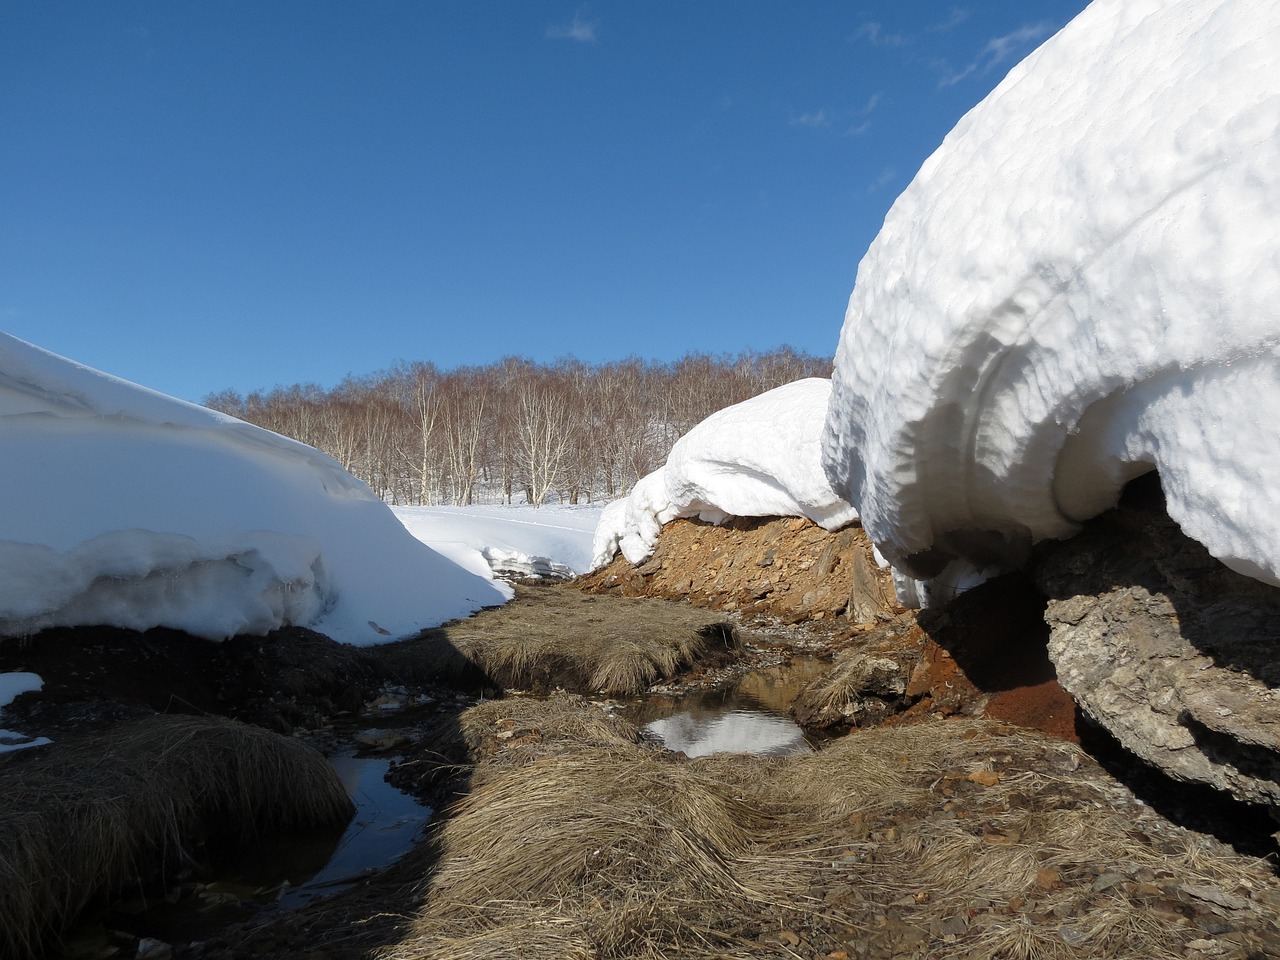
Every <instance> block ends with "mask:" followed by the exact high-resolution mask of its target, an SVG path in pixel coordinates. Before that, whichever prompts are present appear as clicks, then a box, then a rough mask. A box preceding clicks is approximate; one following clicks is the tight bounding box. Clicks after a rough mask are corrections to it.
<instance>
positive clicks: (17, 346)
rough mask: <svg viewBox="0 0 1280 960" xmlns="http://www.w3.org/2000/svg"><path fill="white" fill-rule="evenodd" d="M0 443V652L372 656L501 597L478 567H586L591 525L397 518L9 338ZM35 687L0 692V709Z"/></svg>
mask: <svg viewBox="0 0 1280 960" xmlns="http://www.w3.org/2000/svg"><path fill="white" fill-rule="evenodd" d="M0 445H2V446H3V449H4V451H5V454H6V469H5V474H4V491H3V492H4V503H5V508H4V510H3V511H2V512H0V636H10V637H14V636H17V637H21V636H24V635H28V634H31V633H35V632H37V631H39V630H42V629H45V628H47V627H53V626H80V625H105V626H116V627H123V628H128V629H134V630H147V629H150V628H152V627H171V628H174V629H179V630H185V631H187V632H189V633H192V634H194V635H196V636H199V637H205V638H208V639H214V640H217V639H222V638H225V637H229V636H232V635H235V634H241V633H249V634H265V633H267V632H269V631H271V630H274V629H276V628H278V627H281V626H285V625H290V624H292V625H297V626H308V627H312V628H314V629H316V630H318V631H320V632H322V633H326V634H328V635H329V636H331V637H333V638H334V639H336V640H340V641H344V642H348V643H355V644H370V643H379V642H383V641H386V640H391V639H394V638H395V637H399V636H406V635H409V634H413V633H416V632H418V631H419V630H421V629H423V628H425V627H430V626H434V625H436V624H439V623H442V622H444V621H446V620H451V619H454V618H456V617H462V616H466V615H467V614H470V613H472V612H474V611H475V610H477V609H479V608H481V607H485V606H492V605H494V604H499V603H503V602H505V601H506V600H508V599H509V598H510V597H511V595H512V594H511V589H510V588H509V587H508V586H507V585H506V584H505V583H502V582H500V581H496V580H495V579H494V574H493V570H492V568H493V567H497V568H499V569H502V570H506V571H511V572H516V573H525V574H544V575H545V574H551V573H563V574H567V573H569V572H571V571H580V570H583V569H585V567H586V565H587V560H588V558H589V555H590V543H591V535H592V531H593V530H594V528H595V523H596V519H597V517H598V515H599V512H600V511H599V509H598V508H596V509H592V508H577V509H556V508H547V509H545V510H540V511H535V510H532V509H504V508H496V507H476V508H470V509H447V508H434V509H433V508H415V509H408V510H405V511H401V512H400V514H399V517H398V516H397V514H395V513H393V512H392V511H391V509H390V508H389V507H387V505H386V504H384V503H382V502H381V501H380V500H378V499H377V498H376V497H374V495H373V493H372V492H371V491H370V490H369V488H368V487H367V486H365V484H363V483H361V482H360V481H358V480H356V479H355V478H354V477H352V476H351V475H350V474H349V473H347V472H346V471H345V470H343V469H342V468H341V467H340V466H339V465H338V464H337V463H336V462H335V461H333V460H332V459H330V458H329V457H327V456H325V455H324V454H321V453H319V452H318V451H316V450H314V449H312V448H311V447H307V446H304V445H303V444H300V443H297V442H296V441H293V440H289V439H287V438H285V437H281V436H279V435H277V434H273V433H270V432H268V431H265V430H261V429H259V428H257V427H254V426H250V425H249V424H246V423H243V422H241V421H239V420H235V419H233V418H230V417H225V416H223V415H221V414H218V413H214V412H212V411H210V410H206V409H204V408H202V407H197V406H194V405H192V404H188V403H183V402H182V401H179V400H175V399H173V398H171V397H166V396H163V395H161V394H158V393H155V392H153V391H150V390H147V389H145V388H143V387H139V386H137V385H135V384H131V383H127V382H125V381H123V380H119V379H116V378H114V377H111V376H109V375H107V374H104V373H100V372H98V371H96V370H92V369H89V368H87V367H84V366H81V365H79V364H76V363H74V362H72V361H70V360H66V359H64V358H62V357H58V356H55V355H53V354H51V353H47V352H46V351H43V350H41V349H39V348H38V347H34V346H32V345H31V344H28V343H24V342H23V341H21V340H17V339H15V338H13V337H9V336H7V335H5V334H0ZM402 521H403V522H402ZM406 526H407V527H409V528H410V529H408V530H407V529H406ZM410 530H411V531H412V534H411V532H410ZM424 541H425V542H424ZM428 544H433V545H435V546H436V547H438V549H433V548H432V546H429V545H428ZM39 685H40V678H39V677H37V676H35V675H34V674H5V675H0V708H3V706H4V705H5V704H7V703H8V702H10V701H11V700H12V698H13V697H15V696H17V695H18V694H20V693H23V692H26V691H27V690H34V689H39ZM22 740H23V738H22V737H21V736H20V735H18V734H13V733H10V732H9V731H0V750H4V749H13V748H17V747H19V746H32V745H34V744H35V743H36V742H39V741H27V742H20V741H22Z"/></svg>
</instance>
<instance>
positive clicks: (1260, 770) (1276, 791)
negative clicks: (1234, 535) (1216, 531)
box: [1033, 489, 1280, 805]
mask: <svg viewBox="0 0 1280 960" xmlns="http://www.w3.org/2000/svg"><path fill="white" fill-rule="evenodd" d="M1044 547H1045V548H1046V549H1042V550H1041V551H1040V553H1039V555H1038V557H1037V559H1036V561H1035V563H1034V565H1033V572H1034V576H1035V579H1036V581H1037V583H1038V585H1039V586H1040V588H1041V589H1042V590H1044V591H1045V592H1046V593H1047V594H1048V595H1049V597H1050V600H1049V604H1048V608H1047V610H1046V613H1045V617H1046V620H1047V621H1048V623H1049V627H1050V640H1049V654H1050V657H1051V658H1052V659H1053V661H1054V663H1055V664H1056V666H1057V670H1058V677H1059V679H1060V682H1061V683H1062V685H1063V686H1064V687H1065V688H1066V689H1067V690H1069V691H1070V692H1071V693H1072V694H1073V695H1074V696H1075V697H1076V699H1077V700H1078V701H1079V702H1080V704H1081V706H1082V707H1083V708H1084V710H1085V711H1086V712H1087V713H1088V714H1089V715H1090V716H1092V717H1093V718H1094V719H1095V720H1097V721H1098V722H1099V723H1101V724H1102V725H1103V726H1104V727H1106V728H1107V729H1108V730H1110V731H1111V733H1112V734H1113V735H1114V736H1115V737H1116V738H1117V739H1118V740H1119V741H1120V743H1121V744H1123V745H1124V746H1125V747H1126V748H1127V749H1128V750H1130V751H1131V752H1133V753H1135V754H1137V755H1138V756H1140V757H1142V758H1143V759H1145V760H1146V761H1148V762H1150V763H1152V764H1154V765H1156V766H1157V767H1160V768H1161V769H1163V770H1165V771H1166V772H1168V773H1170V774H1171V775H1173V776H1175V777H1178V778H1180V779H1186V780H1199V781H1203V782H1205V783H1208V784H1211V785H1212V786H1215V787H1218V788H1220V789H1223V790H1229V791H1230V792H1232V793H1233V794H1235V795H1236V796H1238V797H1240V798H1242V799H1246V800H1251V801H1256V802H1264V803H1268V804H1272V805H1274V804H1278V803H1280V691H1278V690H1277V688H1278V687H1280V662H1277V658H1276V638H1277V636H1280V590H1277V589H1275V588H1274V587H1271V586H1267V585H1265V584H1262V583H1259V582H1258V581H1256V580H1253V579H1251V578H1249V577H1245V576H1241V575H1240V574H1237V573H1235V572H1233V571H1231V570H1229V569H1227V568H1226V567H1225V566H1223V565H1222V564H1221V563H1220V562H1218V561H1217V560H1215V559H1214V558H1213V557H1211V556H1210V555H1209V553H1208V552H1207V551H1206V550H1205V549H1204V547H1202V546H1201V545H1200V544H1198V543H1196V542H1195V541H1193V540H1191V539H1190V538H1188V537H1187V536H1186V535H1185V534H1183V533H1182V531H1181V530H1180V529H1179V528H1178V526H1177V524H1175V523H1174V522H1173V521H1172V520H1170V519H1169V517H1168V516H1167V514H1166V513H1165V512H1164V509H1163V503H1162V501H1161V498H1160V497H1159V495H1158V492H1156V491H1152V490H1151V489H1148V490H1147V491H1146V492H1145V493H1143V494H1140V495H1137V496H1131V497H1129V498H1127V500H1126V502H1125V503H1124V504H1123V505H1122V507H1121V508H1119V509H1117V510H1114V511H1111V512H1110V513H1108V514H1106V515H1104V516H1103V517H1100V518H1098V519H1096V520H1094V521H1092V522H1091V523H1090V524H1088V525H1087V526H1086V529H1085V530H1084V532H1082V533H1081V534H1079V535H1078V536H1076V537H1074V538H1073V539H1071V540H1069V541H1066V542H1064V543H1057V544H1045V545H1044Z"/></svg>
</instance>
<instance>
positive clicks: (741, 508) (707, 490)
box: [592, 377, 858, 568]
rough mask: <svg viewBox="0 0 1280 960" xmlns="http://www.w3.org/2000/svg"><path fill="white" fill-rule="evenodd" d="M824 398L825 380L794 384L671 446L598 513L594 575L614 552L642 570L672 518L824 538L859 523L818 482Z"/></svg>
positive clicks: (823, 481) (726, 412)
mask: <svg viewBox="0 0 1280 960" xmlns="http://www.w3.org/2000/svg"><path fill="white" fill-rule="evenodd" d="M830 395H831V381H830V380H823V379H820V378H817V377H814V378H810V379H807V380H797V381H795V382H794V383H788V384H784V385H783V386H781V387H777V388H775V389H773V390H770V391H768V392H767V393H762V394H760V395H759V396H757V397H752V398H751V399H750V400H744V401H743V402H742V403H738V404H734V405H733V406H731V407H725V408H724V409H723V410H719V411H717V412H716V413H713V414H712V415H711V416H709V417H707V419H706V420H703V421H702V422H701V423H699V424H698V425H697V426H695V427H694V428H693V429H692V430H690V431H689V432H688V433H686V434H685V435H684V436H683V437H681V438H680V439H679V440H677V441H676V444H675V446H674V447H672V449H671V454H670V456H669V457H668V458H667V462H666V465H665V466H663V467H661V468H659V469H658V470H655V471H654V472H653V473H651V474H649V475H648V476H646V477H644V478H643V479H641V480H640V482H639V483H637V484H636V485H635V487H634V488H633V489H632V491H631V495H630V496H629V497H627V498H626V499H623V500H615V501H613V503H610V504H609V505H608V506H607V507H605V510H604V513H603V515H602V516H601V518H600V524H599V526H598V527H596V534H595V541H594V544H593V547H592V553H593V557H592V567H593V568H595V567H602V566H604V565H605V564H606V563H608V562H609V561H610V560H612V559H613V557H614V555H615V554H616V553H617V552H618V550H619V549H621V550H622V554H623V556H625V557H626V558H627V559H628V560H629V561H630V562H632V563H640V562H641V561H642V560H644V559H645V558H646V557H647V556H649V554H650V553H652V552H653V547H654V544H655V543H656V542H657V540H658V533H659V531H660V530H661V529H662V525H663V524H664V523H670V522H671V521H672V520H675V519H677V518H679V517H699V518H700V519H702V520H706V521H708V522H711V523H723V522H724V521H725V520H726V519H727V518H728V517H776V516H796V517H808V518H809V519H810V520H812V521H814V522H815V523H817V524H820V525H821V526H823V527H825V528H826V529H828V530H838V529H839V528H840V527H843V526H847V525H848V524H850V523H852V522H853V521H855V520H857V519H858V515H857V513H856V512H855V511H854V509H853V508H852V507H850V506H849V504H848V503H846V502H845V501H844V500H842V499H841V498H840V497H839V496H837V495H836V493H835V492H834V491H833V490H832V489H831V483H830V481H828V480H827V478H826V476H825V475H824V474H823V472H822V461H821V446H820V438H821V434H822V427H823V422H824V420H825V419H826V415H827V402H828V398H829V397H830Z"/></svg>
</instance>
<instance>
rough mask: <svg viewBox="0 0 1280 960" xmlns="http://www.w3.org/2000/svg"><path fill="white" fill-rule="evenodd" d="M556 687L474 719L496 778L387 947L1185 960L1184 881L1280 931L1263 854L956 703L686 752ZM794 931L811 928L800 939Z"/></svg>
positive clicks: (447, 838) (1267, 938)
mask: <svg viewBox="0 0 1280 960" xmlns="http://www.w3.org/2000/svg"><path fill="white" fill-rule="evenodd" d="M536 702H537V701H532V700H530V701H514V702H513V701H498V702H496V703H492V704H485V705H483V707H479V708H476V709H475V711H472V712H471V715H470V716H469V717H467V718H465V719H464V726H465V727H466V729H467V730H468V731H469V732H468V734H467V736H468V737H469V739H471V740H473V741H474V744H475V745H477V746H476V751H475V752H476V754H477V755H479V756H481V757H482V761H481V763H480V769H479V770H478V771H477V776H476V778H475V780H474V784H475V786H474V789H473V792H472V793H471V795H470V796H469V797H467V798H466V799H465V800H463V801H462V802H461V803H460V805H459V807H458V812H457V815H456V816H455V817H453V818H452V819H451V820H449V821H448V822H447V823H445V824H443V825H442V827H441V828H440V830H439V831H438V833H437V834H436V836H435V841H434V842H435V843H436V845H437V847H438V852H439V860H438V866H437V869H436V872H435V873H434V875H433V876H432V877H431V878H430V879H429V881H428V886H427V887H426V888H424V891H423V897H424V901H423V907H422V910H421V912H420V914H419V916H418V919H417V921H416V923H415V926H414V929H413V932H412V934H411V935H410V936H409V937H408V938H407V939H405V940H404V941H403V942H401V943H400V944H398V945H396V946H394V947H392V948H390V949H389V950H388V951H387V952H386V953H384V954H383V957H384V960H425V958H428V957H433V958H434V957H444V956H447V957H459V958H471V957H476V958H479V957H483V956H528V957H534V958H539V957H552V956H563V957H636V958H645V960H648V958H654V960H656V958H666V957H682V958H710V957H713V956H714V957H794V956H798V955H806V956H808V955H819V956H821V955H839V953H841V952H845V953H848V954H849V955H850V956H853V955H858V956H864V955H865V956H891V955H892V956H899V955H903V956H919V957H929V958H942V957H954V956H965V957H974V958H979V960H996V958H1001V960H1004V958H1015V957H1017V958H1026V960H1032V958H1034V960H1068V958H1080V957H1111V958H1122V957H1144V958H1151V960H1164V958H1173V957H1183V956H1185V955H1187V953H1186V951H1187V949H1188V944H1189V943H1191V942H1192V941H1193V940H1195V939H1196V938H1197V937H1203V936H1204V933H1203V929H1199V930H1198V928H1197V927H1196V926H1195V925H1194V924H1190V923H1187V924H1181V923H1171V922H1169V919H1168V916H1167V914H1161V913H1160V912H1159V911H1158V910H1157V909H1153V907H1152V904H1153V903H1159V902H1162V901H1163V902H1175V901H1178V900H1180V899H1185V895H1184V893H1183V892H1182V890H1183V885H1185V884H1187V883H1192V884H1199V885H1201V887H1202V888H1203V889H1207V890H1210V891H1215V890H1216V891H1220V892H1221V896H1222V897H1224V898H1234V900H1235V901H1239V902H1240V903H1247V904H1251V906H1249V907H1248V908H1247V909H1244V908H1242V909H1240V910H1237V911H1236V913H1234V914H1232V915H1230V916H1227V914H1226V913H1224V914H1223V916H1224V917H1225V921H1224V924H1225V925H1224V926H1223V929H1224V930H1226V929H1228V928H1229V929H1230V930H1235V931H1237V933H1236V934H1234V935H1237V936H1239V937H1243V938H1244V940H1242V941H1241V942H1242V943H1252V944H1255V947H1250V948H1248V949H1251V950H1254V951H1255V952H1254V953H1252V954H1251V955H1256V956H1262V955H1269V954H1268V950H1270V949H1271V948H1272V947H1275V946H1278V945H1280V929H1278V928H1277V924H1276V922H1275V915H1274V911H1273V910H1270V908H1269V907H1268V904H1272V903H1280V884H1277V882H1276V879H1275V877H1274V876H1273V875H1272V874H1271V872H1270V871H1269V870H1268V869H1267V868H1266V866H1265V865H1264V864H1262V863H1260V862H1257V861H1253V860H1250V859H1249V858H1246V857H1242V856H1240V855H1238V854H1235V853H1234V852H1232V851H1231V850H1229V849H1227V848H1225V847H1222V846H1220V845H1218V844H1216V843H1215V842H1213V841H1211V840H1208V839H1206V838H1204V837H1201V836H1199V835H1197V834H1192V833H1189V832H1187V831H1183V830H1180V829H1179V828H1177V827H1174V826H1172V825H1171V824H1169V823H1167V822H1166V821H1163V820H1161V819H1160V818H1159V817H1157V816H1156V815H1154V814H1153V813H1152V812H1151V811H1150V810H1148V809H1147V808H1145V807H1143V806H1141V805H1140V804H1138V803H1137V802H1136V801H1134V800H1133V798H1132V796H1131V795H1129V794H1128V793H1127V791H1125V790H1124V788H1123V787H1121V786H1119V785H1118V784H1116V783H1115V782H1114V781H1112V780H1110V779H1109V778H1108V777H1107V776H1106V775H1105V774H1104V773H1103V772H1102V771H1101V770H1100V769H1099V768H1098V767H1097V766H1096V765H1095V764H1093V763H1092V762H1091V761H1090V760H1089V759H1088V758H1087V757H1086V756H1085V755H1084V754H1082V753H1081V752H1080V750H1079V749H1078V748H1076V747H1075V746H1073V745H1071V744H1067V743H1063V742H1060V741H1055V740H1052V739H1049V738H1047V737H1043V736H1040V735H1038V734H1035V733H1032V732H1029V731H1021V730H1017V729H1013V728H1008V727H1003V726H1000V725H998V724H995V723H992V722H991V721H985V720H969V719H954V720H949V721H935V722H928V723H923V724H920V725H917V726H908V727H887V728H886V727H880V728H871V729H867V730H863V731H860V732H856V733H854V734H851V735H849V736H847V737H845V738H842V739H841V740H838V741H835V742H833V743H832V744H831V745H830V746H829V747H828V748H827V749H826V750H824V751H821V752H819V753H816V754H809V755H801V756H796V757H788V758H782V759H780V758H770V759H765V758H751V757H731V756H717V757H708V758H702V759H698V760H694V761H677V760H674V759H671V758H670V757H669V756H664V755H662V754H657V753H654V752H652V751H649V750H646V749H645V748H644V747H642V746H637V745H635V744H633V743H631V742H630V738H631V736H632V732H628V731H626V730H624V729H623V728H621V727H614V726H612V724H613V721H612V719H611V718H607V717H604V716H603V715H602V714H601V713H600V708H599V707H598V706H596V705H593V704H591V703H589V702H587V701H584V700H582V699H581V698H571V697H561V698H559V702H558V703H556V704H555V705H554V706H539V707H535V706H533V704H535V703H536ZM538 711H542V712H541V713H539V712H538ZM504 725H505V726H506V729H511V730H517V731H524V730H530V729H533V728H537V729H538V730H539V731H540V736H541V737H542V740H541V748H542V749H543V751H544V752H543V753H540V754H537V755H534V754H532V753H526V754H519V753H518V751H516V748H514V747H512V748H499V749H498V750H497V751H496V752H495V751H494V750H493V749H491V747H492V744H493V740H492V737H493V736H494V731H495V730H499V729H502V728H503V726H504ZM512 739H516V737H515V736H513V738H512ZM508 751H511V752H512V753H511V755H508ZM511 756H520V757H521V759H520V760H519V761H518V764H519V765H512V764H511V763H509V762H508V761H509V760H510V759H511ZM1209 895H1210V896H1218V894H1214V893H1212V892H1211V893H1210V894H1209ZM1228 913H1229V911H1228ZM1232 924H1234V926H1232ZM788 928H790V929H791V930H799V929H806V930H812V931H813V932H812V933H811V934H810V936H811V938H812V940H811V942H808V943H807V945H806V946H805V947H804V948H803V952H802V954H798V953H796V952H794V949H793V944H792V943H791V942H779V939H778V937H777V936H776V934H777V933H778V931H780V930H787V929H788ZM913 937H914V938H916V939H914V940H913V939H912V938H913ZM921 938H922V939H921ZM912 944H915V946H912ZM795 949H800V948H799V947H796V948H795ZM1237 955H1238V956H1240V957H1243V956H1245V955H1246V953H1238V954H1237V953H1227V954H1223V956H1231V957H1236V956H1237Z"/></svg>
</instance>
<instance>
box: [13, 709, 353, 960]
mask: <svg viewBox="0 0 1280 960" xmlns="http://www.w3.org/2000/svg"><path fill="white" fill-rule="evenodd" d="M0 798H3V799H2V800H0V956H4V957H20V956H36V955H38V954H39V952H40V950H41V949H42V947H43V945H44V944H46V943H47V942H48V940H49V939H50V938H51V937H53V936H56V935H57V934H58V933H59V932H60V931H61V930H62V929H65V926H66V925H67V924H68V923H69V922H70V921H71V920H73V919H74V918H75V916H76V915H77V914H78V913H79V912H80V911H81V910H82V909H83V908H84V907H85V906H86V905H87V904H88V903H89V902H90V901H91V900H93V899H94V898H95V897H97V896H99V895H102V894H105V893H109V892H111V891H118V890H120V889H122V888H123V887H125V886H126V885H128V884H132V883H139V884H141V883H143V882H144V881H145V880H146V879H147V878H148V877H151V876H154V875H156V874H158V873H159V872H160V871H162V870H164V869H165V868H166V867H171V866H173V865H176V864H180V863H184V862H190V861H191V860H193V859H194V855H195V852H196V850H197V848H198V845H199V844H201V843H203V842H204V841H206V840H208V839H211V838H227V839H229V840H230V841H231V842H237V843H244V842H248V841H251V840H253V839H255V838H258V837H261V836H267V835H270V834H272V833H275V832H278V831H285V830H300V829H304V828H312V827H319V826H325V825H335V824H340V823H343V822H345V821H346V820H347V819H349V818H350V816H351V813H352V812H353V807H352V804H351V801H350V799H349V798H348V797H347V794H346V791H345V790H344V789H343V787H342V785H341V783H340V782H339V780H338V778H337V776H336V775H335V774H334V772H333V768H332V767H331V766H330V765H329V764H328V762H327V761H326V760H325V759H324V758H323V757H322V756H321V755H320V754H319V753H317V752H316V751H314V750H312V749H311V748H309V747H307V746H305V745H303V744H300V743H298V742H296V741H293V740H290V739H288V738H286V737H282V736H280V735H278V734H275V733H271V732H269V731H266V730H262V729H259V728H256V727H250V726H245V725H243V724H239V723H235V722H233V721H229V720H220V719H212V718H196V717H154V718H151V719H148V720H145V721H142V722H140V723H137V724H132V725H129V726H127V727H121V728H117V729H115V730H112V731H110V732H109V733H106V734H103V735H97V736H92V737H85V738H82V739H79V740H76V741H74V742H67V743H60V744H55V745H54V746H53V747H52V748H50V749H48V750H47V751H42V754H41V755H38V756H36V755H33V756H27V757H23V756H16V757H14V758H12V759H10V760H9V761H8V762H6V763H4V764H3V765H0Z"/></svg>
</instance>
